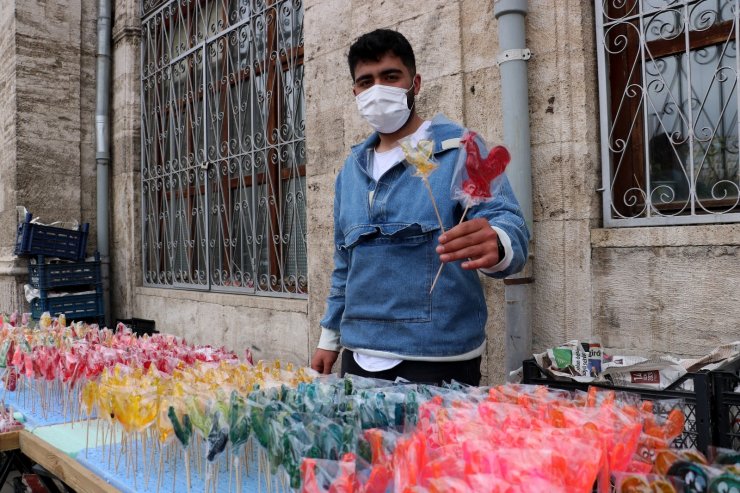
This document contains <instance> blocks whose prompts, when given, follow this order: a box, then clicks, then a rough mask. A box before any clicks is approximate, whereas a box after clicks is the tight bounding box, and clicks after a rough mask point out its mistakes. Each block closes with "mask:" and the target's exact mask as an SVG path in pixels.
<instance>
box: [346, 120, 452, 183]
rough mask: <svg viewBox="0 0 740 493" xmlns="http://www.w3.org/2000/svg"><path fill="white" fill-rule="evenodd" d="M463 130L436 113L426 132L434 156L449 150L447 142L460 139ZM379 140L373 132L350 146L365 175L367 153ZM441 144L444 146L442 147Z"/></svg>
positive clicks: (366, 171)
mask: <svg viewBox="0 0 740 493" xmlns="http://www.w3.org/2000/svg"><path fill="white" fill-rule="evenodd" d="M463 130H464V129H463V128H462V127H461V126H460V125H458V124H457V123H455V122H453V121H452V120H450V119H449V118H447V117H446V116H444V115H443V114H442V113H437V114H436V115H435V116H434V118H432V121H431V124H430V125H429V130H428V131H429V133H430V134H431V135H430V137H431V139H432V141H433V142H434V154H438V153H440V152H442V151H445V150H447V149H449V148H450V147H451V146H450V145H449V142H451V141H454V140H455V139H459V138H460V137H462V134H463ZM379 140H380V135H379V134H378V132H373V133H372V134H370V136H369V137H368V138H367V139H365V140H364V141H363V142H360V143H359V144H356V145H354V146H352V151H351V152H350V154H351V155H352V157H353V158H354V162H355V163H357V165H358V166H359V167H360V168H361V169H362V170H363V171H364V172H365V173H368V169H367V166H368V163H367V155H368V151H370V150H372V149H374V148H375V146H376V145H377V143H378V141H379ZM443 143H444V144H445V145H443ZM452 147H458V145H454V146H452Z"/></svg>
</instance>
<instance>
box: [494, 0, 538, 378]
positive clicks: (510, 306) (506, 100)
mask: <svg viewBox="0 0 740 493" xmlns="http://www.w3.org/2000/svg"><path fill="white" fill-rule="evenodd" d="M527 3H528V2H527V0H496V1H495V2H494V7H493V13H494V16H495V17H496V20H497V21H498V41H499V55H498V59H497V62H498V66H499V70H500V71H501V104H502V107H503V124H504V128H503V130H504V143H505V144H506V146H507V147H508V149H509V151H510V152H511V156H512V161H511V164H510V165H509V166H508V168H507V170H506V174H507V176H508V178H509V181H510V182H511V186H512V188H513V189H514V193H515V194H516V197H517V199H518V200H519V204H520V206H521V209H522V213H523V214H524V219H525V220H526V221H527V226H528V227H529V230H530V232H532V231H533V229H532V166H531V152H530V141H529V93H528V88H529V86H528V84H527V60H529V58H530V57H531V54H530V52H529V50H528V49H527V48H526V38H525V17H526V15H527ZM532 247H533V242H532V241H530V249H529V251H530V258H529V261H528V262H527V266H526V267H525V269H524V271H523V272H522V273H520V274H517V275H515V276H511V277H509V278H507V279H505V280H504V285H505V288H504V289H505V299H506V339H505V340H506V372H507V375H508V374H509V372H511V371H513V370H516V369H517V368H519V367H520V366H522V361H523V360H525V359H527V358H530V357H531V356H532V301H531V300H532V289H533V287H532V283H533V282H534V279H533V278H532V277H531V272H532V261H533V258H534V255H533V248H532Z"/></svg>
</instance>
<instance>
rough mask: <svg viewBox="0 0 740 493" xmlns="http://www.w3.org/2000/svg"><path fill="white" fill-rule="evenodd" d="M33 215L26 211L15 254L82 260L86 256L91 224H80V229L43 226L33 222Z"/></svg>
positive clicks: (19, 226)
mask: <svg viewBox="0 0 740 493" xmlns="http://www.w3.org/2000/svg"><path fill="white" fill-rule="evenodd" d="M32 218H33V216H32V215H31V213H30V212H27V213H26V217H25V218H24V220H23V222H22V223H20V224H19V225H18V234H17V236H16V239H15V254H16V255H18V256H19V257H28V256H37V255H46V256H49V257H58V258H63V259H67V260H76V261H80V260H83V259H84V258H85V249H86V248H87V234H88V229H89V227H90V226H89V224H87V223H84V224H81V225H80V229H79V230H76V231H75V230H73V229H66V228H57V227H55V226H43V225H41V224H33V223H31V219H32Z"/></svg>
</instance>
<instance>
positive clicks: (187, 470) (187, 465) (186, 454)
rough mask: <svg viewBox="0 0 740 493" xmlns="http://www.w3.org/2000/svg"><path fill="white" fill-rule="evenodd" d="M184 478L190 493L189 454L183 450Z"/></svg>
mask: <svg viewBox="0 0 740 493" xmlns="http://www.w3.org/2000/svg"><path fill="white" fill-rule="evenodd" d="M185 477H186V478H187V479H186V481H187V485H188V493H190V452H189V451H188V449H187V448H186V449H185Z"/></svg>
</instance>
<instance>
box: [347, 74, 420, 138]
mask: <svg viewBox="0 0 740 493" xmlns="http://www.w3.org/2000/svg"><path fill="white" fill-rule="evenodd" d="M413 88H414V84H411V87H410V88H409V89H404V88H402V87H394V86H384V85H382V84H375V85H374V86H373V87H371V88H370V89H367V90H365V91H363V92H361V93H360V94H358V95H357V96H356V97H355V101H356V102H357V109H358V110H359V111H360V115H362V117H363V118H364V119H365V120H367V122H368V123H369V124H370V126H371V127H373V128H374V129H375V130H377V131H378V132H380V133H382V134H391V133H393V132H395V131H396V130H398V129H399V128H401V127H402V126H403V124H404V123H406V122H407V121H408V119H409V115H411V109H410V108H409V105H408V98H407V96H406V93H408V92H409V91H410V90H411V89H413Z"/></svg>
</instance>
